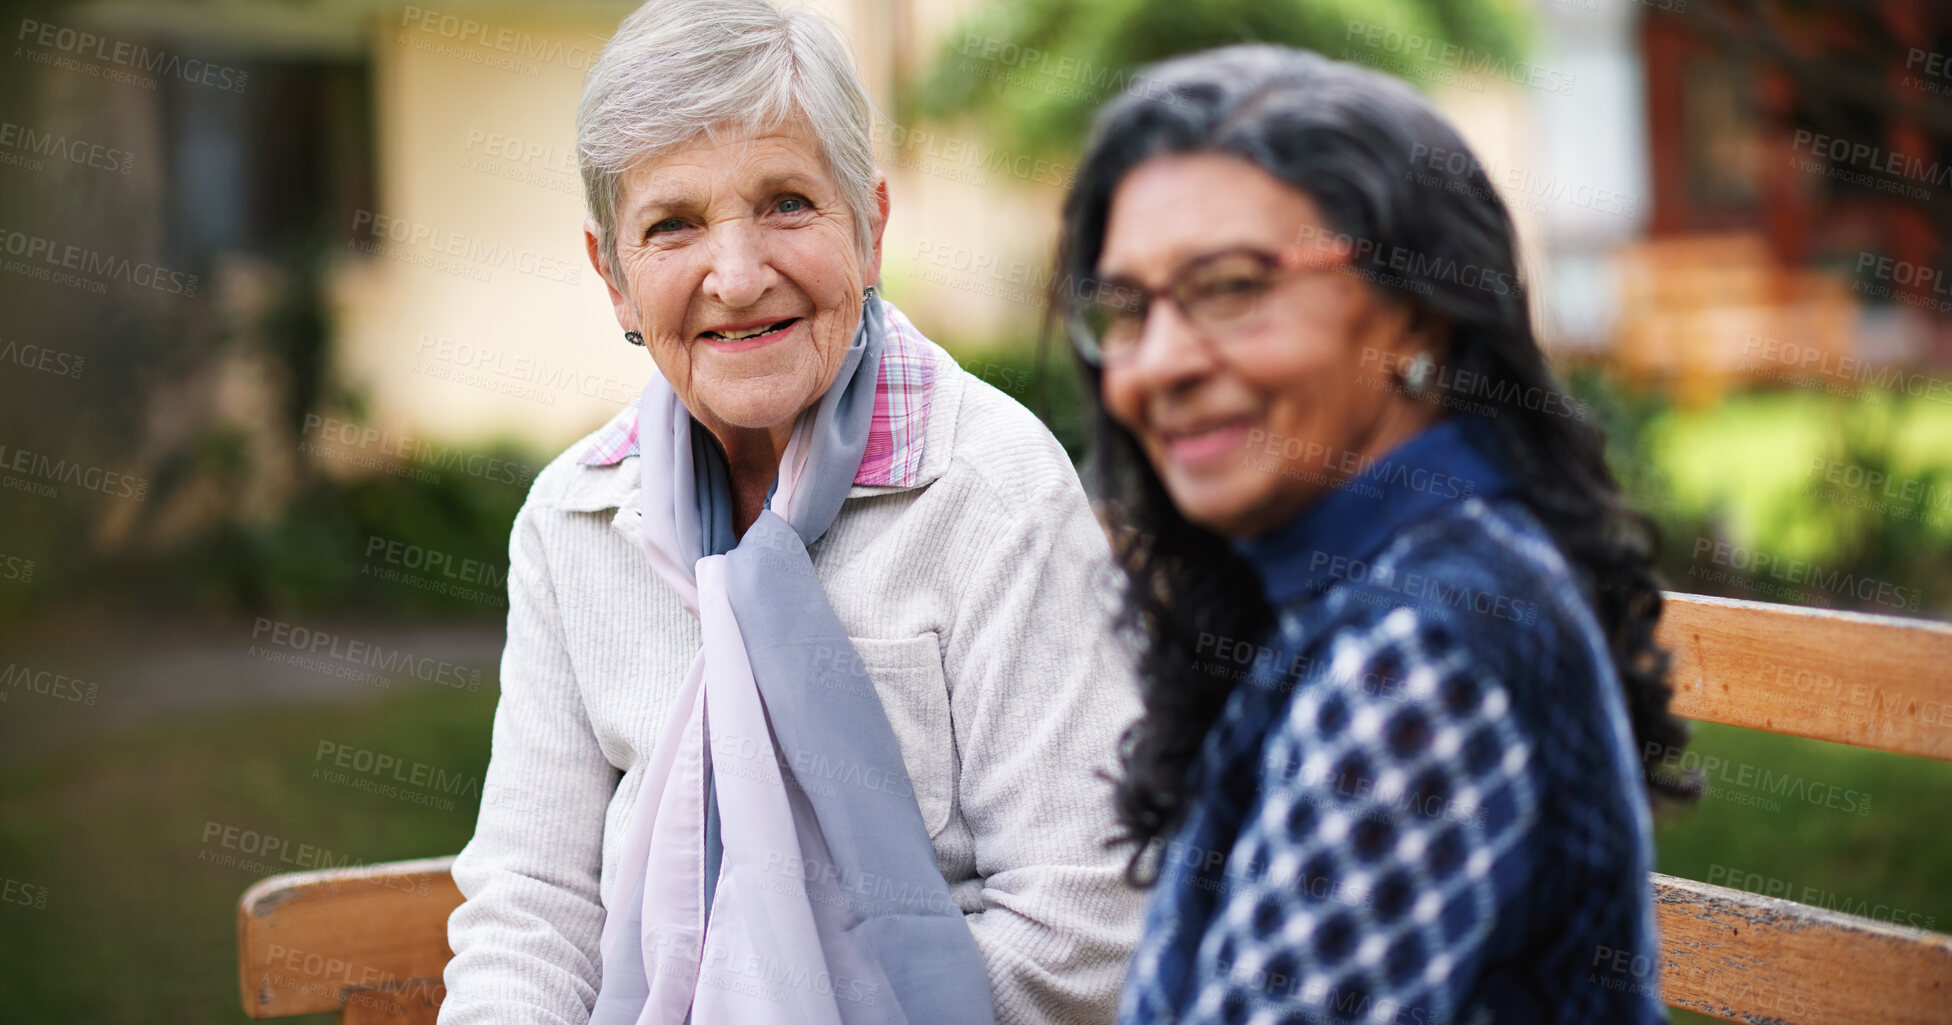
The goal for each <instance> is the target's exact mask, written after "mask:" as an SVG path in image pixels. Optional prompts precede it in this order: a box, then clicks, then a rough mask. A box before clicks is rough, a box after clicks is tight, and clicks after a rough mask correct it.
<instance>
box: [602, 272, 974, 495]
mask: <svg viewBox="0 0 1952 1025" xmlns="http://www.w3.org/2000/svg"><path fill="white" fill-rule="evenodd" d="M876 301H877V302H880V303H882V306H883V312H884V313H885V314H886V321H887V324H888V337H887V339H886V341H885V343H884V344H883V346H882V350H881V375H880V378H879V379H878V380H877V381H876V382H875V386H874V420H873V423H872V424H871V425H870V426H869V427H868V448H867V453H866V454H865V455H864V456H863V457H862V458H861V469H860V472H858V473H856V474H855V475H854V483H856V484H864V485H868V486H870V487H896V488H907V487H914V486H915V483H916V481H918V480H919V479H920V478H921V472H922V444H923V442H924V441H925V440H927V436H928V423H929V398H930V392H931V391H932V389H933V388H934V386H935V359H934V358H933V356H932V355H931V354H930V352H929V347H928V345H927V344H926V339H924V338H923V337H922V335H921V332H919V331H917V330H915V325H913V324H910V323H909V322H908V318H907V317H905V316H902V313H901V311H900V310H898V309H896V308H895V306H894V304H893V303H890V302H888V301H887V300H885V299H879V300H876ZM636 454H637V404H636V403H634V402H633V403H632V404H631V406H630V408H629V409H626V410H624V411H623V413H621V414H619V415H618V416H617V417H616V418H615V419H613V420H611V421H610V422H609V423H607V424H605V425H604V426H603V429H602V430H600V431H598V432H597V433H596V436H595V437H594V438H592V439H591V441H590V445H589V447H588V448H586V449H584V450H583V454H582V455H581V456H580V457H578V458H577V462H579V463H581V464H583V465H584V466H612V465H615V464H617V463H619V462H622V461H623V460H624V459H625V458H627V457H629V456H634V455H636Z"/></svg>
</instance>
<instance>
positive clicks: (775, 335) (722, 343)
mask: <svg viewBox="0 0 1952 1025" xmlns="http://www.w3.org/2000/svg"><path fill="white" fill-rule="evenodd" d="M782 319H787V320H792V321H793V323H791V324H788V325H787V326H786V327H784V328H782V329H781V330H778V331H771V332H768V333H766V334H763V335H753V336H752V337H751V338H737V339H732V340H727V339H723V338H707V337H705V336H704V335H702V334H701V335H699V336H698V340H699V341H701V342H704V343H705V344H706V345H709V346H711V348H712V351H713V352H751V351H752V350H754V349H763V348H765V347H766V346H768V345H772V344H774V343H775V342H782V341H785V340H786V339H788V338H791V337H792V336H793V332H795V331H798V330H799V329H800V327H801V325H803V324H805V323H806V322H807V321H806V318H805V317H788V318H782ZM760 323H764V324H777V323H779V321H777V320H768V321H761V322H760ZM758 326H759V324H753V325H751V327H758ZM731 330H739V329H738V328H732V329H731Z"/></svg>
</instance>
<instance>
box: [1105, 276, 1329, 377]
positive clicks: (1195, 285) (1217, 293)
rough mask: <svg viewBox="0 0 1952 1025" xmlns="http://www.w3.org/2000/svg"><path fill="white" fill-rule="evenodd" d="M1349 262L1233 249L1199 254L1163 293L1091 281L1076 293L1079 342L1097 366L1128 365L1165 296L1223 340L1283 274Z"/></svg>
mask: <svg viewBox="0 0 1952 1025" xmlns="http://www.w3.org/2000/svg"><path fill="white" fill-rule="evenodd" d="M1345 262H1347V261H1346V259H1345V258H1343V257H1341V256H1339V255H1335V256H1330V257H1327V258H1293V257H1282V256H1278V255H1276V254H1274V253H1270V252H1267V251H1265V250H1261V249H1252V248H1240V249H1226V250H1222V251H1220V252H1216V253H1208V254H1206V255H1205V256H1198V257H1194V258H1193V259H1191V260H1188V261H1187V262H1186V263H1184V264H1182V265H1181V266H1180V268H1179V270H1177V271H1175V272H1174V273H1173V276H1172V278H1171V280H1170V281H1169V282H1168V283H1167V284H1166V286H1165V287H1164V288H1161V289H1160V290H1158V291H1157V292H1154V291H1152V290H1151V289H1148V288H1146V287H1144V286H1143V285H1139V284H1136V283H1134V282H1131V281H1119V280H1106V281H1091V282H1088V283H1087V285H1086V287H1084V288H1080V289H1079V290H1078V294H1077V295H1076V296H1075V297H1074V298H1073V301H1072V304H1071V314H1070V318H1069V321H1070V323H1069V331H1070V335H1071V344H1072V346H1073V347H1075V348H1076V349H1077V350H1078V355H1079V356H1081V357H1083V358H1084V361H1085V362H1087V363H1089V364H1091V365H1092V366H1095V367H1103V366H1106V365H1109V364H1115V363H1121V362H1124V361H1126V360H1129V359H1131V358H1132V356H1133V355H1134V354H1136V353H1137V352H1138V350H1139V340H1140V339H1141V338H1143V337H1145V320H1146V317H1147V315H1148V314H1149V313H1150V312H1151V310H1152V304H1153V302H1154V300H1157V299H1160V298H1164V299H1166V300H1168V301H1169V302H1171V303H1172V304H1173V305H1174V306H1176V307H1178V308H1179V312H1180V314H1181V315H1183V316H1184V317H1185V318H1186V320H1187V321H1188V322H1189V323H1191V324H1192V325H1193V326H1194V327H1195V328H1196V329H1198V330H1199V331H1200V333H1201V334H1204V335H1206V336H1207V337H1208V338H1210V339H1213V340H1215V341H1216V342H1225V341H1226V340H1228V337H1229V336H1228V332H1229V331H1230V330H1231V331H1233V332H1234V333H1235V336H1236V337H1237V336H1238V333H1239V329H1240V328H1243V327H1246V326H1247V325H1248V324H1249V323H1250V322H1251V320H1252V315H1253V314H1254V313H1255V311H1257V310H1258V309H1259V308H1260V305H1261V300H1262V299H1263V298H1265V297H1266V295H1267V293H1268V291H1269V290H1270V289H1272V288H1273V287H1274V285H1275V283H1276V281H1277V279H1279V278H1280V277H1282V276H1284V275H1286V274H1295V273H1300V272H1304V271H1311V270H1326V269H1328V268H1331V267H1337V266H1340V265H1341V264H1343V263H1345Z"/></svg>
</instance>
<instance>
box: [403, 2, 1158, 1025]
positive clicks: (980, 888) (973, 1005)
mask: <svg viewBox="0 0 1952 1025" xmlns="http://www.w3.org/2000/svg"><path fill="white" fill-rule="evenodd" d="M870 115H871V108H870V106H869V103H868V100H867V97H866V95H865V93H864V91H863V89H862V87H861V85H860V82H859V80H858V78H857V77H856V75H855V72H854V70H853V66H852V63H851V61H850V59H849V57H848V55H847V52H846V50H845V48H844V46H843V45H842V43H841V42H840V40H839V38H838V36H837V35H836V33H835V32H834V30H833V29H832V28H831V27H829V26H828V25H827V24H826V23H825V22H823V21H822V20H820V19H819V18H817V17H816V16H814V15H812V14H810V13H807V12H795V13H783V12H781V11H780V10H779V9H777V8H775V7H773V6H772V5H771V4H770V3H769V2H767V0H651V2H650V3H647V4H645V5H644V6H643V7H642V8H640V9H639V10H637V11H636V12H635V13H634V14H632V15H630V16H629V17H628V18H627V19H625V20H624V22H623V24H622V25H621V26H620V27H619V29H618V31H617V34H616V35H615V36H614V37H613V38H612V39H611V41H610V42H609V44H608V45H607V46H606V48H605V50H604V52H603V55H602V57H601V58H600V59H599V61H598V62H597V64H596V65H595V67H594V68H592V70H591V72H590V76H589V81H588V83H587V85H586V87H585V91H584V96H583V101H582V106H581V109H580V111H579V114H578V136H579V139H578V143H579V153H580V157H581V160H582V170H583V178H584V183H585V186H586V190H587V194H588V198H589V203H590V211H591V217H590V219H589V221H588V222H587V224H586V226H585V234H586V242H587V245H588V249H589V255H590V259H591V262H592V263H593V264H594V265H595V267H596V269H597V271H598V272H599V273H600V274H601V276H602V277H603V280H604V281H605V282H606V283H607V284H608V286H609V292H610V298H611V300H612V303H613V304H614V306H615V309H616V315H617V319H618V321H619V323H620V324H621V326H622V328H623V329H624V335H625V338H626V339H627V340H628V341H629V342H631V343H632V344H636V345H641V346H644V347H645V348H646V349H647V350H648V351H649V354H650V357H651V360H652V362H653V363H655V364H656V367H655V373H654V374H653V375H652V376H651V379H650V382H649V385H648V386H647V387H646V388H645V389H644V393H643V395H642V397H641V398H640V399H639V400H638V401H637V402H636V403H635V404H633V405H632V406H630V407H629V408H627V409H625V410H624V411H623V412H622V413H620V414H619V415H618V416H617V417H616V418H615V419H614V420H612V421H611V422H610V423H609V424H608V425H606V426H604V427H603V428H602V429H600V430H598V431H597V432H596V433H595V434H593V435H591V436H590V437H589V438H587V439H585V440H584V441H582V442H580V443H578V444H577V445H576V446H574V447H572V448H571V449H570V450H569V451H568V452H565V453H564V454H563V455H562V456H561V457H559V458H558V459H556V460H555V461H554V462H553V463H551V464H550V465H549V467H548V468H547V469H546V470H544V471H543V473H542V474H541V475H539V476H538V477H537V479H536V482H535V485H534V488H533V489H532V491H531V492H530V494H529V497H528V501H527V502H526V504H525V505H524V506H523V508H522V511H521V513H520V514H519V515H518V516H517V518H516V521H515V527H514V534H513V538H512V540H511V542H510V546H509V547H510V568H509V617H508V647H507V651H506V653H505V655H504V658H503V663H502V677H501V686H502V693H501V701H500V705H499V707H498V708H497V710H496V714H495V723H494V738H493V753H492V757H491V759H490V762H489V766H488V772H487V778H486V780H485V785H484V787H483V794H484V799H483V802H482V807H481V817H480V821H479V823H478V824H477V827H476V830H475V835H474V838H473V839H472V840H471V841H470V842H469V843H468V845H467V848H466V849H465V850H464V851H463V852H462V853H461V855H460V857H459V858H458V859H457V860H456V862H455V866H454V876H455V880H456V882H457V883H459V885H460V888H461V891H462V892H463V893H464V894H465V895H466V897H467V901H466V903H465V904H463V905H462V906H461V907H460V908H459V909H458V910H457V911H456V912H455V913H454V916H453V918H452V919H451V921H450V923H449V928H448V931H449V938H450V943H451V945H452V947H453V949H454V958H453V960H452V961H451V962H450V963H449V965H448V967H447V973H446V982H447V997H446V1002H445V1004H444V1005H443V1006H442V1008H441V1015H440V1020H441V1022H442V1023H443V1025H460V1023H465V1022H497V1023H507V1022H538V1023H540V1022H548V1023H562V1022H583V1021H585V1020H588V1021H591V1022H597V1023H633V1025H634V1023H664V1025H683V1023H685V1022H692V1023H696V1025H726V1023H737V1025H761V1023H768V1022H780V1023H786V1022H793V1023H799V1022H832V1023H839V1022H848V1023H855V1022H890V1023H898V1022H917V1023H921V1022H927V1023H931V1025H933V1023H965V1022H967V1023H975V1022H990V1021H1001V1022H1036V1023H1042V1022H1052V1023H1055V1022H1097V1021H1110V1020H1111V1017H1112V1015H1113V1012H1114V1009H1115V1001H1116V996H1117V991H1118V987H1119V983H1120V980H1121V979H1122V978H1123V975H1124V971H1125V965H1126V962H1127V960H1128V958H1129V955H1130V952H1131V948H1132V946H1133V945H1134V944H1135V943H1136V941H1137V934H1138V926H1139V918H1140V913H1141V899H1140V896H1139V895H1138V894H1137V893H1136V892H1135V891H1133V890H1131V889H1129V888H1128V887H1127V886H1126V884H1125V882H1124V880H1123V879H1122V878H1121V868H1122V862H1121V859H1120V858H1119V856H1118V854H1117V853H1116V852H1115V851H1114V850H1112V849H1109V848H1108V847H1107V846H1106V841H1107V840H1108V839H1109V838H1110V837H1111V836H1112V835H1113V833H1114V832H1115V828H1114V824H1113V821H1112V817H1111V806H1110V804H1109V802H1108V801H1107V797H1108V794H1109V789H1108V787H1107V785H1106V784H1105V782H1104V773H1105V772H1106V770H1109V769H1110V768H1111V767H1112V766H1113V765H1114V764H1115V763H1116V750H1117V745H1118V741H1119V737H1120V734H1121V733H1122V731H1123V730H1124V729H1125V728H1126V727H1127V726H1128V725H1129V724H1130V723H1131V722H1132V720H1134V719H1135V718H1136V717H1137V714H1138V704H1137V697H1136V688H1135V686H1134V684H1133V680H1132V668H1131V659H1130V654H1129V652H1128V651H1126V649H1125V648H1124V647H1123V646H1122V645H1121V644H1120V643H1119V642H1118V641H1117V640H1115V637H1114V633H1113V630H1112V627H1111V609H1110V607H1109V605H1108V603H1107V602H1106V601H1104V600H1101V598H1100V595H1101V594H1102V593H1103V583H1104V581H1105V579H1106V578H1105V576H1104V574H1105V572H1106V571H1107V569H1108V565H1109V553H1108V550H1107V546H1106V543H1105V540H1104V538H1103V535H1102V534H1101V532H1100V531H1099V529H1098V526H1097V523H1096V521H1095V520H1094V518H1093V516H1092V514H1091V511H1090V507H1089V505H1088V504H1087V502H1086V499H1085V496H1084V493H1083V490H1082V488H1081V487H1080V485H1079V483H1078V480H1077V477H1076V474H1075V473H1074V471H1073V470H1072V468H1071V465H1070V463H1069V462H1068V460H1067V459H1066V458H1065V455H1064V452H1063V450H1062V449H1061V448H1059V446H1058V445H1057V444H1056V442H1055V441H1054V440H1053V439H1052V438H1051V436H1050V434H1049V433H1048V432H1047V431H1046V430H1045V429H1044V428H1043V426H1042V425H1041V424H1039V423H1038V422H1037V421H1036V419H1035V418H1033V417H1032V416H1030V415H1029V414H1028V413H1027V412H1026V411H1025V410H1024V409H1023V408H1022V407H1021V406H1019V405H1018V404H1016V403H1015V402H1014V401H1012V400H1011V399H1009V398H1007V397H1005V396H1003V395H1002V394H1001V393H999V392H997V391H996V390H994V389H992V388H990V387H989V386H987V385H985V384H983V383H982V382H980V381H977V380H975V379H974V378H973V377H971V376H970V375H968V374H966V373H964V372H963V371H962V370H961V369H960V368H959V367H958V366H957V365H956V363H955V362H954V361H953V360H952V359H951V358H950V357H949V356H948V354H947V353H945V352H944V351H943V350H942V349H940V348H939V347H937V346H936V345H934V344H933V343H931V342H930V341H928V340H927V339H925V338H923V337H922V336H921V334H920V333H919V332H917V331H916V329H915V327H914V326H913V325H912V324H910V323H909V322H908V320H907V319H906V318H905V317H904V316H903V315H902V313H901V311H899V310H897V309H896V308H895V307H894V306H892V305H891V304H889V303H888V302H887V301H886V300H884V299H881V298H880V297H878V296H877V295H876V294H875V290H874V288H873V283H874V282H875V280H876V278H877V275H878V272H879V267H880V263H881V236H882V230H883V228H884V226H885V225H886V223H887V217H888V191H887V186H886V182H885V179H884V178H883V176H882V175H881V174H880V173H879V172H878V171H877V170H876V169H875V165H874V156H873V149H872V146H871V144H870V135H869V128H870V122H869V118H870Z"/></svg>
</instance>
